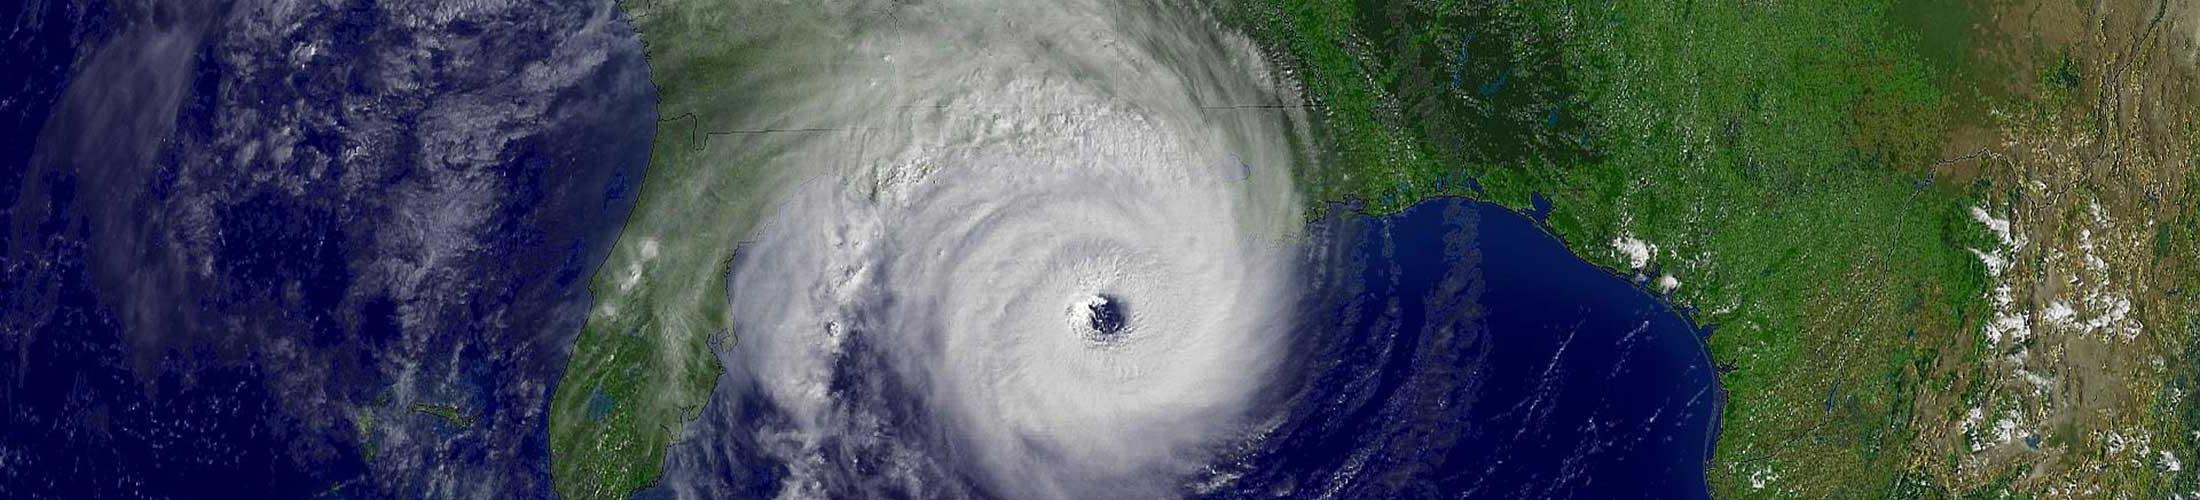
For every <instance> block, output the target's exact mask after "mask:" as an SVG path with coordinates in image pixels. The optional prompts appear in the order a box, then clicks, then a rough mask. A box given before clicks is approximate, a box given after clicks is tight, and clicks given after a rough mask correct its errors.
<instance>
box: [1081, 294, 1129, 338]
mask: <svg viewBox="0 0 2200 500" xmlns="http://www.w3.org/2000/svg"><path fill="white" fill-rule="evenodd" d="M1085 309H1086V314H1087V317H1086V323H1087V324H1089V325H1091V326H1092V331H1094V332H1099V333H1100V334H1101V335H1115V334H1117V333H1121V332H1122V331H1123V326H1124V320H1125V319H1126V318H1124V317H1123V301H1122V300H1121V299H1117V298H1115V297H1114V296H1110V295H1107V294H1100V295H1096V296H1094V297H1093V300H1091V301H1088V302H1087V303H1086V304H1085Z"/></svg>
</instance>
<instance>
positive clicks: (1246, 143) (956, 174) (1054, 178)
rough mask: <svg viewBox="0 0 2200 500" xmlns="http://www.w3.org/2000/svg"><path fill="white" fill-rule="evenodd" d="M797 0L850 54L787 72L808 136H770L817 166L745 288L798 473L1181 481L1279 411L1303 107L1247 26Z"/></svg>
mask: <svg viewBox="0 0 2200 500" xmlns="http://www.w3.org/2000/svg"><path fill="white" fill-rule="evenodd" d="M781 8H785V9H798V8H815V9H822V10H823V11H826V12H823V13H820V14H817V15H815V16H814V17H813V16H805V15H800V14H785V17H786V18H787V19H790V21H788V22H789V23H794V24H797V25H799V24H800V23H802V22H805V21H800V20H803V19H808V20H810V21H812V22H817V23H826V24H832V26H829V27H823V28H819V27H814V26H801V27H790V28H787V31H788V32H798V31H799V32H803V33H813V34H816V36H818V37H820V38H824V39H821V40H814V42H816V43H818V44H832V45H834V46H839V47H850V49H848V50H850V52H847V53H843V54H836V55H833V56H829V57H822V58H820V59H821V60H824V61H825V63H822V64H818V65H815V66H814V67H810V68H806V69H802V70H799V71H797V70H789V71H788V74H790V75H793V74H801V75H804V76H803V78H801V79H800V81H785V82H777V83H775V85H782V86H786V87H788V88H799V89H800V91H799V92H796V91H792V90H786V91H774V92H772V93H774V94H775V95H798V96H799V97H798V98H796V99H795V100H794V101H793V102H785V103H780V104H782V105H784V106H786V107H787V109H789V110H791V111H789V112H788V114H786V115H783V116H784V117H785V119H784V120H781V123H764V124H760V125H762V126H773V125H780V124H784V123H805V124H815V126H803V127H787V128H790V129H796V128H798V129H801V130H804V131H810V133H782V134H768V137H762V138H758V139H755V140H754V141H752V146H753V147H757V148H762V149H765V150H769V151H772V153H771V155H770V158H769V161H768V163H769V165H766V166H764V168H770V169H775V170H784V171H792V172H799V173H800V174H801V175H802V176H804V179H806V180H805V181H803V182H800V183H798V184H797V185H796V187H794V188H793V189H792V190H791V192H790V193H788V194H786V195H785V199H784V200H785V201H784V202H783V203H782V204H781V205H780V208H779V210H778V211H777V212H776V213H775V214H773V215H771V216H770V217H769V219H768V221H767V222H766V224H765V226H764V228H763V229H762V230H760V231H759V232H758V234H756V235H755V238H754V240H753V241H749V242H747V243H745V244H744V246H743V247H742V250H741V255H742V257H741V258H740V260H739V262H738V264H737V265H736V266H735V269H734V272H733V280H732V282H731V287H732V290H731V294H730V295H731V296H732V304H731V306H732V307H731V314H732V315H733V319H734V325H735V332H734V333H735V335H736V338H737V340H736V344H735V348H734V354H733V355H732V357H731V361H732V362H733V364H736V365H739V366H736V367H734V369H735V370H736V371H737V372H740V373H745V374H746V376H747V377H749V378H750V379H752V380H750V381H749V385H750V386H751V387H753V388H754V390H755V391H757V392H758V393H759V394H760V395H761V396H762V397H763V399H764V400H766V401H769V404H770V405H772V406H773V407H774V408H775V411H777V412H780V413H783V414H785V415H786V416H787V418H786V419H785V422H784V423H783V425H775V426H764V428H758V429H752V430H751V432H754V433H756V434H757V436H756V438H755V439H756V441H757V442H761V443H767V446H768V447H769V448H770V451H769V453H771V454H772V455H773V456H774V457H773V458H774V459H775V460H777V461H780V462H782V463H784V464H786V465H785V466H786V467H787V469H788V470H789V474H788V476H789V477H788V478H787V479H786V481H785V483H784V484H783V487H782V490H781V491H780V492H778V494H780V495H781V496H815V495H827V494H832V492H836V491H842V490H844V489H849V488H854V489H858V490H861V489H866V488H893V489H898V490H904V491H949V490H955V489H956V487H952V486H942V485H936V484H924V483H929V482H942V481H968V482H970V483H972V484H973V485H974V486H970V488H973V489H975V490H976V491H979V492H983V493H986V494H988V495H994V496H1005V497H1013V498H1048V497H1054V498H1070V497H1093V496H1095V495H1099V496H1108V497H1120V496H1124V495H1131V496H1150V495H1163V494H1166V493H1167V492H1168V491H1171V488H1174V486H1173V485H1174V484H1175V482H1176V481H1180V480H1182V479H1183V478H1185V477H1187V476H1188V475H1189V474H1191V473H1193V472H1195V471H1196V470H1197V469H1198V467H1200V464H1202V463H1203V461H1204V460H1206V459H1208V458H1211V457H1212V456H1213V453H1215V452H1216V451H1217V450H1218V449H1219V448H1221V447H1223V446H1227V445H1228V443H1230V442H1233V441H1236V440H1239V439H1242V438H1244V437H1245V433H1246V432H1248V430H1247V429H1248V428H1250V427H1254V426H1255V425H1254V424H1256V423H1257V422H1258V420H1259V418H1260V412H1259V411H1258V409H1259V408H1260V406H1261V403H1262V401H1261V400H1262V399H1263V398H1262V397H1261V391H1262V389H1263V387H1264V385H1266V384H1267V383H1268V382H1269V381H1270V380H1269V379H1270V377H1272V376H1274V374H1275V373H1276V371H1277V370H1278V368H1279V363H1281V362H1283V361H1284V358H1285V357H1286V356H1285V354H1284V353H1286V352H1288V349H1286V347H1287V343H1288V341H1289V340H1290V339H1289V338H1288V333H1287V332H1288V331H1289V328H1288V327H1289V325H1288V324H1286V322H1287V318H1288V317H1289V316H1288V315H1287V314H1285V312H1286V311H1285V310H1286V309H1288V308H1289V307H1290V306H1289V304H1291V303H1292V297H1293V292H1292V288H1291V287H1290V286H1289V284H1290V283H1291V282H1292V281H1293V276H1292V274H1293V271H1292V269H1293V267H1292V265H1291V263H1292V260H1291V259H1292V256H1293V255H1294V253H1293V251H1292V249H1291V248H1290V244H1289V243H1287V242H1288V241H1290V240H1289V238H1290V236H1291V234H1290V233H1291V232H1292V231H1293V229H1291V228H1293V227H1295V225H1296V224H1297V223H1298V222H1299V214H1298V212H1297V211H1296V210H1297V201H1296V200H1295V199H1294V198H1293V195H1292V192H1293V191H1292V186H1291V185H1290V183H1289V178H1290V175H1289V171H1288V169H1289V167H1290V164H1291V162H1292V158H1293V154H1292V151H1291V149H1290V146H1289V145H1290V144H1291V143H1292V142H1291V141H1290V140H1289V139H1290V137H1291V133H1292V132H1291V131H1292V130H1294V125H1295V123H1297V122H1296V120H1298V119H1299V117H1297V116H1296V114H1295V113H1294V112H1291V111H1287V110H1278V109H1276V107H1275V106H1269V104H1272V103H1276V102H1294V101H1291V100H1289V99H1288V98H1286V96H1278V95H1277V94H1276V93H1277V91H1276V90H1275V89H1276V88H1277V87H1280V86H1278V85H1275V84H1274V79H1275V78H1276V77H1275V76H1274V75H1272V74H1271V73H1270V72H1269V71H1268V70H1267V69H1266V68H1265V67H1264V66H1263V64H1262V62H1261V60H1260V59H1259V57H1258V56H1257V55H1256V54H1255V53H1254V51H1253V50H1252V48H1251V46H1250V45H1249V44H1248V43H1247V42H1245V41H1243V40H1241V39H1236V38H1232V37H1229V36H1226V35H1218V34H1217V33H1220V32H1221V31H1222V30H1221V29H1220V27H1219V26H1218V25H1216V24H1215V22H1214V21H1213V20H1212V19H1211V18H1209V17H1205V16H1203V15H1200V14H1199V13H1197V12H1192V11H1190V10H1188V9H1184V8H1180V7H1179V6H1174V5H1164V4H1153V5H1137V6H1126V5H1122V2H1114V1H1099V0H1094V1H1085V0H1063V1H1056V2H999V3H993V2H984V1H974V0H961V1H943V2H930V3H924V4H921V5H891V4H885V3H878V4H873V3H854V4H847V3H828V4H827V5H825V6H822V7H796V6H782V7H781ZM789 36H790V37H793V38H800V36H799V35H789ZM778 43H786V44H792V43H794V42H787V41H783V40H782V41H780V42H778ZM840 476H862V477H840ZM956 478H961V479H956ZM866 484H869V485H870V486H865V485H866Z"/></svg>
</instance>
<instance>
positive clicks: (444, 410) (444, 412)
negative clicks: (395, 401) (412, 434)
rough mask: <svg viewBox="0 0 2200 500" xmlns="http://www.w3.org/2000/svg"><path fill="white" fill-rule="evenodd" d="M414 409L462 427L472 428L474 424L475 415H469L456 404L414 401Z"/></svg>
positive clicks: (414, 411)
mask: <svg viewBox="0 0 2200 500" xmlns="http://www.w3.org/2000/svg"><path fill="white" fill-rule="evenodd" d="M412 411H413V413H418V414H422V415H427V416H431V417H435V418H438V419H442V420H443V421H444V422H445V423H449V424H451V425H454V426H458V428H460V429H470V428H473V426H474V417H473V416H472V415H467V414H466V412H465V411H464V410H460V409H458V407H457V406H454V405H436V404H427V403H413V405H412Z"/></svg>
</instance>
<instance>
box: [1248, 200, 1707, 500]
mask: <svg viewBox="0 0 2200 500" xmlns="http://www.w3.org/2000/svg"><path fill="white" fill-rule="evenodd" d="M1539 210H1547V208H1544V209H1539ZM1317 228H1318V230H1317V231H1318V234H1317V235H1316V237H1315V239H1316V241H1317V242H1319V243H1321V245H1320V246H1318V247H1317V248H1316V250H1315V251H1314V253H1315V255H1314V256H1313V257H1312V258H1311V259H1310V260H1311V261H1312V262H1315V263H1317V264H1316V267H1315V269H1316V272H1315V276H1316V277H1317V278H1316V282H1315V283H1313V284H1312V285H1313V286H1314V287H1316V288H1315V290H1317V293H1316V295H1315V297H1314V298H1313V299H1312V300H1313V301H1314V302H1315V303H1317V304H1321V305H1320V306H1318V307H1313V308H1310V310H1311V311H1314V312H1313V313H1312V314H1310V315H1309V316H1308V317H1306V318H1304V319H1303V320H1302V324H1303V325H1304V326H1303V327H1302V329H1301V330H1302V331H1301V332H1300V335H1301V337H1300V338H1302V339H1306V341H1305V343H1303V344H1302V345H1301V348H1302V349H1306V350H1308V351H1310V352H1308V353H1307V354H1306V355H1304V356H1303V359H1308V360H1311V361H1312V363H1311V364H1310V366H1309V368H1308V369H1307V371H1306V372H1304V373H1301V374H1300V377H1299V380H1300V384H1301V386H1300V387H1301V388H1300V389H1299V392H1297V393H1296V394H1294V395H1292V396H1291V398H1292V399H1291V402H1290V403H1289V404H1288V405H1287V406H1286V407H1287V408H1288V410H1287V412H1288V414H1289V417H1288V418H1287V419H1286V422H1287V423H1285V424H1284V425H1283V426H1282V427H1280V428H1279V429H1278V430H1276V431H1275V432H1273V433H1271V435H1270V436H1268V437H1266V438H1265V439H1262V440H1261V441H1260V442H1259V443H1258V445H1257V446H1255V447H1254V448H1253V449H1251V450H1249V451H1246V452H1243V453H1241V454H1239V455H1238V456H1236V457H1232V458H1231V459H1230V460H1228V461H1227V463H1229V464H1231V465H1230V466H1229V467H1227V468H1226V469H1225V470H1224V471H1223V472H1224V473H1226V474H1230V475H1237V476H1238V479H1236V480H1235V481H1233V482H1232V483H1230V484H1231V487H1229V488H1226V489H1224V490H1222V491H1214V492H1211V493H1209V494H1206V495H1204V496H1206V497H1209V498H1270V497H1273V496H1275V495H1277V494H1279V493H1280V494H1284V495H1287V496H1306V497H1311V496H1318V495H1321V494H1333V495H1336V496H1335V497H1337V498H1458V497H1470V498H1704V497H1707V496H1708V494H1709V493H1708V491H1707V488H1706V486H1705V484H1704V476H1703V473H1704V470H1703V467H1704V462H1705V460H1706V459H1707V458H1709V451H1710V447H1711V444H1712V439H1713V438H1714V436H1715V431H1716V427H1717V425H1716V418H1717V416H1718V414H1719V407H1720V404H1721V402H1722V399H1721V398H1722V395H1723V393H1722V392H1720V390H1719V388H1718V387H1717V385H1716V380H1715V375H1716V373H1715V370H1714V369H1713V367H1712V365H1711V364H1710V360H1709V357H1708V354H1707V352H1706V351H1705V349H1704V347H1703V339H1704V334H1705V332H1704V331H1702V330H1699V329H1697V328H1696V327H1695V326H1693V325H1692V324H1691V323H1690V322H1689V321H1688V320H1687V319H1686V318H1685V317H1683V316H1682V315H1681V314H1679V313H1678V312H1677V311H1675V310H1674V309H1673V308H1671V307H1669V306H1667V305H1666V304H1665V303H1664V302H1663V301H1661V300H1660V299H1659V298H1658V297H1656V296H1653V295H1652V294H1651V293H1649V292H1648V291H1646V290H1644V289H1643V288H1642V287H1640V286H1638V285H1637V283H1636V282H1635V281H1634V280H1632V279H1629V278H1628V277H1623V276H1620V275H1616V274H1613V273H1612V272H1610V271H1607V270H1605V269H1602V268H1598V267H1596V266H1593V265H1590V264H1589V263H1587V262H1584V261H1582V260H1581V259H1580V258H1578V257H1576V256H1575V255H1574V254H1572V253H1571V252H1569V251H1568V250H1567V249H1566V248H1565V246H1564V245H1563V244H1561V243H1560V241H1559V240H1558V239H1557V238H1555V237H1553V236H1552V235H1550V234H1549V233H1547V232H1545V231H1544V229H1543V228H1542V227H1541V226H1540V225H1538V223H1537V222H1536V221H1535V220H1534V219H1531V218H1529V217H1528V216H1526V215H1522V214H1519V213H1516V212H1513V211H1510V210H1506V209H1505V208H1503V207H1500V206H1497V205H1493V204H1489V203H1482V202H1476V201H1470V200H1465V199H1459V198H1438V199H1434V200H1429V201H1425V202H1422V203H1420V204H1418V205H1415V206H1413V207H1412V208H1410V209H1408V210H1406V211H1404V212H1402V213H1398V214H1395V215H1390V216H1387V217H1368V216H1364V215H1358V214H1356V213H1355V212H1353V211H1350V210H1344V209H1339V210H1338V211H1337V212H1336V213H1335V214H1334V215H1332V216H1331V217H1329V218H1328V219H1327V220H1326V221H1324V222H1323V223H1321V224H1319V225H1317Z"/></svg>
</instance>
